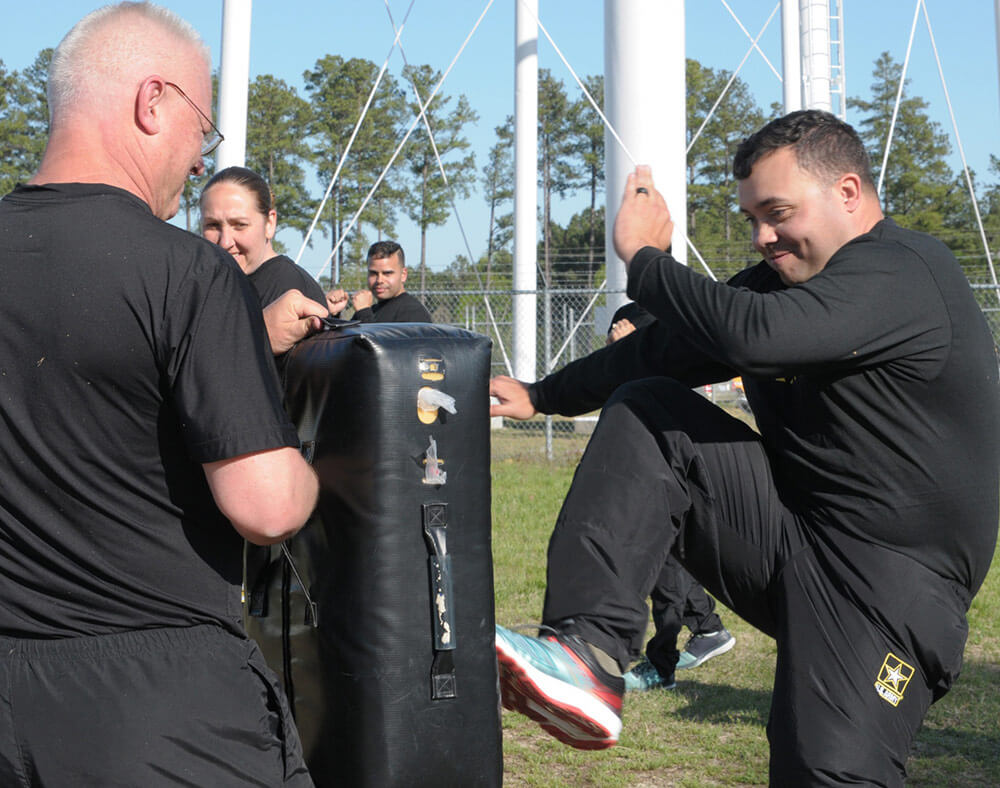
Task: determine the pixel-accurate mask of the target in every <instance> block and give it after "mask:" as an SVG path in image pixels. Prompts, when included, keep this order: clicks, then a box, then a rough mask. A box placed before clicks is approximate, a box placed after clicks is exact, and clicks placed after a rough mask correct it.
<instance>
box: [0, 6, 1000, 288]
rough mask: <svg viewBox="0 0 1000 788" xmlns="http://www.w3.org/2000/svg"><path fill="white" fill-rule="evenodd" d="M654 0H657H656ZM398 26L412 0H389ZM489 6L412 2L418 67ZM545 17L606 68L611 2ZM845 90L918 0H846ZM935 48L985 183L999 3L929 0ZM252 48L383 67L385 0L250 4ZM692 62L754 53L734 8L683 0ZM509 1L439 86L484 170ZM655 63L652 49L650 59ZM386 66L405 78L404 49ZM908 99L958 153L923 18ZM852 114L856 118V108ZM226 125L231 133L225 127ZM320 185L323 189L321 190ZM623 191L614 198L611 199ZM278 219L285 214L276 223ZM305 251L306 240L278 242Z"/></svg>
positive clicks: (494, 10) (465, 205)
mask: <svg viewBox="0 0 1000 788" xmlns="http://www.w3.org/2000/svg"><path fill="white" fill-rule="evenodd" d="M651 1H655V0H651ZM727 2H728V5H729V7H730V8H732V9H733V11H734V12H735V13H736V14H737V15H738V16H739V18H740V20H741V21H742V22H743V24H744V26H745V27H746V28H747V29H748V30H750V31H751V33H752V34H754V35H756V34H757V32H758V31H759V30H760V28H761V26H763V24H764V22H765V21H766V20H767V17H768V15H769V14H770V13H771V10H772V9H773V8H774V6H775V5H776V3H777V0H774V2H771V0H727ZM103 4H104V3H103V2H99V1H98V0H32V1H29V2H22V0H3V6H4V8H3V17H4V22H3V25H2V27H0V59H2V60H3V62H4V64H5V65H6V66H7V68H9V69H22V68H24V67H26V66H28V65H30V63H31V62H32V60H33V59H34V58H35V56H36V55H37V53H38V51H39V50H40V49H42V48H44V47H47V46H55V45H56V44H57V43H58V42H59V40H60V38H61V37H62V36H63V35H64V34H65V33H66V31H67V30H69V28H70V27H71V26H72V25H73V23H74V22H75V21H76V20H78V19H79V18H80V17H81V16H82V15H84V14H85V13H86V12H88V11H90V10H92V9H93V8H97V7H99V6H101V5H103ZM162 4H163V5H166V6H168V7H169V8H171V9H173V10H174V11H176V12H177V13H179V14H180V15H181V16H183V17H184V18H186V19H187V20H188V21H190V22H191V23H192V24H193V25H194V26H195V27H196V28H197V29H198V30H199V31H200V32H201V34H202V36H203V37H204V38H205V40H206V41H207V42H208V44H209V45H210V46H211V47H212V51H213V53H214V56H215V58H216V62H217V61H218V56H219V42H220V35H221V26H222V0H162ZM389 5H390V8H391V9H392V13H393V15H394V17H395V19H396V23H397V24H399V23H400V22H401V21H402V19H403V17H404V16H405V15H406V11H407V8H408V7H409V6H410V0H389ZM486 5H487V0H414V2H413V4H412V10H411V11H410V15H409V20H408V22H407V24H406V29H405V31H404V33H403V37H402V45H403V49H404V51H405V53H406V57H407V59H408V61H409V62H411V63H428V64H430V65H431V66H433V67H434V68H437V69H439V70H442V71H443V70H444V69H445V68H446V67H447V65H448V64H449V63H450V61H451V59H452V58H453V57H454V55H455V53H456V52H457V51H458V49H459V47H460V46H461V44H462V41H463V40H464V39H465V37H466V36H467V35H468V33H469V31H470V30H471V29H472V27H473V25H474V24H475V22H476V19H477V18H478V17H479V15H480V14H481V13H482V11H483V9H484V8H485V7H486ZM539 5H540V10H539V16H540V19H541V21H542V24H543V25H544V26H545V27H546V29H547V30H548V31H549V33H550V34H551V35H552V37H553V39H554V40H555V42H556V44H557V45H558V47H559V48H560V49H561V50H562V52H563V54H564V55H565V56H566V58H567V59H568V61H569V62H570V64H571V65H572V67H573V68H574V70H576V71H577V72H578V73H579V74H580V75H581V76H583V75H587V74H598V73H601V72H602V71H603V44H602V28H603V6H604V4H603V0H539ZM843 6H844V31H845V36H844V38H845V55H846V69H845V71H846V80H847V92H848V94H849V95H851V96H862V97H866V98H867V96H868V88H869V84H870V83H871V70H872V65H873V63H874V61H875V59H876V58H877V57H878V55H879V53H881V52H882V51H884V50H888V51H889V52H890V53H892V55H893V57H894V58H895V59H896V60H897V61H899V62H902V61H903V59H904V56H905V53H906V46H907V41H908V39H909V35H910V28H911V24H912V21H913V17H914V10H915V8H916V0H866V1H865V2H861V1H860V0H843ZM926 6H927V10H928V13H929V16H930V21H931V25H932V30H933V34H934V40H935V41H936V43H937V48H938V53H939V55H940V58H941V61H942V69H943V71H944V77H945V81H946V83H947V87H948V91H949V94H950V96H951V100H952V104H953V108H954V113H955V118H956V121H957V124H958V131H959V134H960V135H961V140H962V145H963V147H964V149H965V153H966V156H967V158H968V160H969V164H970V166H971V167H972V168H973V169H974V170H976V172H977V173H978V174H979V177H980V179H981V180H983V179H987V178H988V171H987V170H988V166H989V156H990V154H991V153H994V154H998V155H1000V137H998V130H1000V98H998V89H997V82H998V79H997V73H998V69H997V53H996V33H995V30H996V27H995V19H994V12H993V4H992V3H987V2H984V0H926ZM253 12H254V21H253V29H252V43H251V62H250V72H251V79H252V78H253V77H254V76H255V75H257V74H261V73H270V74H274V75H276V76H278V77H280V78H282V79H284V80H286V81H287V82H288V83H289V84H292V85H294V86H296V87H297V88H298V89H299V90H300V92H302V73H303V72H304V71H305V70H307V69H309V68H311V67H312V66H313V64H314V63H315V62H316V60H318V59H319V58H321V57H322V56H323V55H325V54H328V53H333V54H340V55H343V56H345V57H365V58H368V59H370V60H372V61H374V62H376V63H377V64H379V65H381V63H382V61H383V60H384V59H385V57H386V55H387V53H388V52H389V47H390V45H391V44H392V39H393V32H392V27H391V26H390V24H389V20H388V15H387V13H386V7H385V0H256V2H254V3H253ZM685 27H686V32H687V43H686V46H687V56H688V57H693V58H695V59H697V60H699V61H700V62H701V63H703V64H704V65H707V66H711V67H713V68H717V69H721V68H725V69H729V70H732V69H735V68H736V67H737V66H738V65H739V63H740V61H741V60H742V59H743V56H744V54H745V52H746V50H747V48H748V47H749V43H750V42H749V40H748V39H747V37H746V35H745V34H744V33H743V32H742V31H741V30H740V29H739V27H738V25H737V24H736V22H735V21H734V20H733V18H732V16H731V15H730V14H729V12H728V11H727V10H726V7H725V5H724V4H723V2H722V0H694V2H688V3H687V7H686V13H685ZM513 40H514V0H494V1H493V4H492V6H491V7H490V8H489V11H487V13H486V16H485V18H484V19H483V21H482V23H481V25H480V27H479V29H478V30H477V32H476V34H475V35H474V36H473V38H472V40H471V42H470V44H469V46H468V47H467V48H466V50H465V52H464V53H463V54H462V57H461V58H460V59H459V61H458V63H457V64H456V66H455V68H454V70H453V71H452V73H451V75H450V76H449V77H448V79H447V81H446V82H445V84H444V87H443V91H444V92H445V93H446V94H449V95H453V94H458V93H464V94H466V95H467V96H468V97H469V100H470V101H471V103H472V105H473V107H474V108H475V109H476V110H477V111H478V112H479V115H480V120H479V122H478V124H477V125H476V127H474V128H470V129H469V134H468V136H469V139H470V141H471V142H472V146H473V149H474V151H475V152H476V155H477V167H481V166H482V164H483V163H485V156H486V152H487V151H488V149H489V147H490V145H492V143H493V129H494V127H495V126H497V125H498V124H500V123H502V122H503V121H504V119H505V118H506V117H507V115H509V114H510V113H511V112H512V111H513ZM760 46H761V48H762V49H763V50H764V52H765V54H766V55H767V57H768V58H769V59H770V60H771V62H772V63H773V64H774V65H775V67H777V68H778V69H779V71H780V64H781V41H780V13H778V14H775V16H774V18H773V20H772V22H771V24H770V26H769V28H768V29H767V31H766V32H765V34H764V36H763V37H762V38H761V39H760ZM649 57H651V58H655V57H656V53H655V52H651V53H649ZM539 64H540V66H542V67H544V68H550V69H551V70H552V71H553V72H554V73H555V74H556V75H558V76H561V77H563V78H564V80H565V81H566V83H567V87H568V91H569V93H570V95H571V96H574V97H575V96H577V95H579V94H578V93H577V89H576V87H575V84H574V83H573V81H572V77H570V75H569V73H568V72H567V71H566V69H565V67H564V66H563V64H562V62H561V61H560V60H559V58H558V57H557V55H556V54H555V52H554V50H553V49H552V47H551V46H549V44H548V42H547V41H546V40H545V39H544V36H541V35H540V41H539ZM389 68H390V70H391V71H392V72H393V73H396V74H397V75H398V73H399V71H400V70H401V68H402V59H401V57H400V55H399V53H398V52H396V53H394V54H393V56H392V58H391V59H390V63H389ZM740 76H741V77H742V78H743V79H744V80H745V81H747V82H748V83H749V85H750V87H751V90H752V91H753V93H754V95H755V97H756V99H757V101H758V103H759V104H760V105H761V106H762V107H764V108H767V107H768V106H769V105H770V104H771V102H772V101H780V100H781V84H780V82H779V80H778V78H777V77H776V76H775V75H774V74H773V73H772V72H771V70H770V69H769V68H768V67H767V65H766V64H765V63H764V62H763V60H762V58H760V57H759V56H758V55H756V54H754V55H753V56H752V57H751V58H750V59H749V60H748V62H747V64H746V65H745V66H744V68H743V70H741V72H740ZM909 76H910V77H911V83H910V91H911V93H913V94H919V95H921V96H923V97H924V98H925V99H926V100H927V101H929V102H930V104H931V109H930V112H931V116H932V117H933V118H934V119H935V120H937V121H939V122H940V123H941V124H942V127H943V128H944V130H945V131H946V132H947V133H948V134H949V136H951V138H952V144H953V148H955V149H956V154H955V156H953V160H952V162H951V164H952V167H953V168H955V169H957V168H958V166H959V159H958V155H957V145H955V140H954V135H953V132H952V122H951V119H950V117H949V114H948V109H947V105H946V103H945V99H944V91H943V89H942V86H941V79H940V76H939V74H938V68H937V64H936V63H935V60H934V52H933V49H932V47H931V40H930V36H929V34H928V31H927V26H926V23H925V21H924V17H923V15H922V14H921V16H920V18H919V21H918V26H917V34H916V37H915V39H914V45H913V52H912V54H911V64H910V69H909ZM848 120H849V121H852V120H853V118H852V117H851V115H850V114H848ZM223 131H225V130H224V129H223ZM325 186H326V184H322V185H318V184H316V185H315V191H316V192H317V193H321V192H322V189H323V188H325ZM618 190H619V187H618V186H617V185H614V186H613V187H612V191H613V192H614V193H616V194H617V192H618ZM584 199H585V198H584V196H583V195H581V196H580V198H579V199H573V198H570V199H567V200H565V201H563V202H562V203H560V204H557V212H558V217H559V218H560V219H561V220H565V218H568V216H569V215H571V214H572V213H574V212H575V211H577V210H580V208H582V207H583V201H584ZM458 208H459V211H460V215H461V220H462V224H463V225H464V227H465V230H466V233H467V235H468V236H469V241H470V244H471V246H472V252H473V253H474V254H475V255H478V254H480V253H481V252H482V251H483V248H484V247H485V237H486V227H487V219H488V216H487V214H486V206H485V202H484V201H483V199H482V196H481V195H480V194H474V195H473V196H472V197H471V198H470V199H469V200H468V201H464V202H462V203H459V206H458ZM279 222H280V219H279ZM398 230H399V240H400V242H401V243H402V244H403V245H404V247H406V248H407V249H408V250H412V251H411V253H410V257H411V259H416V251H417V248H418V242H419V241H418V239H419V235H418V232H417V230H416V228H415V227H414V226H412V225H411V223H410V222H409V221H408V220H407V219H406V218H405V217H400V220H399V222H398ZM280 237H281V238H282V239H283V240H284V241H285V243H286V244H287V245H288V246H289V247H290V248H291V250H292V253H293V254H294V252H296V251H297V250H298V238H297V236H295V235H293V234H291V233H285V234H283V235H282V236H280ZM464 251H465V247H464V244H463V242H462V240H461V235H460V233H459V231H458V227H457V225H456V223H455V222H454V220H452V221H451V222H449V224H447V225H445V226H443V227H439V228H432V229H431V230H430V232H429V236H428V260H429V263H430V265H431V267H433V268H438V267H442V266H444V265H447V264H448V263H449V262H450V261H451V260H452V259H453V258H454V256H455V255H456V254H458V253H464ZM328 253H329V241H328V240H326V239H324V238H322V237H317V238H316V239H315V242H314V248H313V249H311V250H307V251H306V253H305V255H304V256H303V259H302V263H303V265H304V266H305V267H306V268H308V269H310V270H311V271H312V272H314V273H316V272H317V269H319V267H320V266H321V265H323V263H324V261H325V258H326V256H327V255H328Z"/></svg>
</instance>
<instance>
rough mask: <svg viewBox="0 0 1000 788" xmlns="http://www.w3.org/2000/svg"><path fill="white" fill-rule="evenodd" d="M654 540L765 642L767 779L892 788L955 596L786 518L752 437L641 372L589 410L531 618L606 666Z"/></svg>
mask: <svg viewBox="0 0 1000 788" xmlns="http://www.w3.org/2000/svg"><path fill="white" fill-rule="evenodd" d="M838 539H839V540H840V541H839V542H838V541H837V540H838ZM671 550H673V552H674V553H675V555H677V557H678V558H679V560H680V561H681V563H682V564H683V565H684V566H685V568H687V569H688V571H690V572H691V574H692V575H693V576H694V577H695V578H696V579H697V580H698V581H699V582H700V583H701V584H702V585H704V586H705V588H707V589H708V590H709V591H711V592H712V593H713V594H714V595H715V596H716V597H717V598H718V599H719V600H720V601H722V602H723V603H724V604H726V605H727V606H729V607H730V608H732V609H733V610H734V611H735V612H736V613H737V614H738V615H740V616H742V617H743V618H745V619H746V620H747V621H749V622H750V623H751V624H753V625H754V626H756V627H757V628H758V629H760V630H762V631H763V632H765V633H767V634H770V635H771V636H773V637H775V639H776V640H777V644H778V664H777V672H776V677H775V688H774V694H773V697H772V705H771V714H770V720H769V724H768V735H769V739H770V742H771V775H772V784H774V785H796V786H810V785H850V784H859V785H860V784H864V785H869V784H871V785H899V784H901V781H902V776H903V764H905V761H906V758H907V756H908V754H909V747H910V743H911V742H912V739H913V735H914V733H915V731H916V729H917V727H919V723H920V721H921V720H922V719H923V716H924V714H925V713H926V711H927V708H928V706H929V705H930V703H931V701H932V699H933V698H935V697H938V696H940V695H941V694H943V692H944V691H946V689H947V687H948V686H949V685H950V682H951V680H952V678H953V677H954V676H955V675H957V670H958V667H959V666H960V665H961V651H962V647H963V645H964V642H965V630H964V627H965V606H967V604H968V600H964V602H963V599H962V598H961V594H960V593H959V591H958V590H956V589H955V588H954V587H952V586H951V584H949V583H947V582H946V581H943V580H942V579H941V578H938V577H936V576H934V575H933V573H931V572H928V571H927V570H925V569H924V568H923V567H921V566H920V565H919V564H917V563H916V562H915V561H913V560H911V559H909V558H906V557H904V556H901V555H899V554H898V553H895V552H894V551H890V550H885V549H876V548H875V547H874V545H872V544H870V543H868V542H864V541H855V542H851V541H850V540H845V539H841V536H840V535H839V534H837V533H831V532H830V531H829V529H827V528H824V527H822V526H811V525H810V524H808V523H806V522H805V521H804V520H803V519H802V518H800V517H798V516H796V515H795V514H794V513H792V512H790V511H788V510H787V509H786V508H785V506H784V505H783V504H782V502H781V499H780V496H779V494H778V491H777V489H776V488H775V485H774V481H773V479H772V476H771V471H770V465H769V463H768V459H767V456H766V453H765V451H764V448H763V446H762V444H761V442H760V439H759V436H757V435H756V433H754V432H753V431H752V430H750V428H749V427H747V426H746V425H745V424H743V423H742V422H739V421H737V420H736V419H732V418H730V417H729V416H728V415H726V414H725V413H724V412H723V411H721V410H719V409H718V408H716V407H715V406H714V405H712V404H711V403H710V402H708V401H707V400H705V399H704V398H703V397H701V396H699V395H697V394H695V393H693V392H691V391H690V390H688V389H686V388H685V387H684V386H682V385H680V384H678V383H676V382H674V381H670V380H667V379H662V378H654V379H649V380H644V381H638V382H635V383H630V384H628V385H626V386H623V387H622V388H620V389H619V390H618V391H617V392H616V393H615V395H614V396H613V397H612V398H611V399H610V400H609V401H608V404H607V405H606V407H605V409H604V411H603V413H602V415H601V419H600V422H599V423H598V426H597V429H596V430H595V432H594V435H593V437H592V439H591V441H590V444H589V445H588V447H587V451H586V453H585V454H584V457H583V459H582V460H581V463H580V467H579V468H578V470H577V473H576V476H575V478H574V481H573V485H572V487H571V489H570V491H569V494H568V495H567V498H566V501H565V503H564V505H563V509H562V511H561V512H560V515H559V518H558V521H557V523H556V528H555V531H554V533H553V535H552V539H551V542H550V544H549V559H548V561H549V563H548V589H547V592H546V602H545V610H544V614H543V620H544V623H546V624H548V625H550V626H554V627H556V628H559V629H562V630H564V631H568V632H573V633H575V634H578V635H579V636H580V637H582V638H583V639H584V640H586V641H588V642H590V643H593V644H594V645H596V646H598V647H599V648H602V649H604V650H605V651H607V652H608V653H609V654H611V655H612V656H613V657H615V658H616V659H617V660H618V662H619V664H620V665H621V666H622V668H623V669H624V668H625V667H626V666H627V665H628V664H629V662H630V661H631V660H632V659H634V658H635V656H636V655H637V654H638V651H639V648H640V646H641V644H642V637H643V633H644V630H645V624H646V615H647V612H646V607H645V601H646V598H647V596H648V595H649V593H650V591H651V590H652V588H653V585H654V583H655V581H656V578H657V576H658V575H659V573H660V570H661V569H662V567H663V565H664V562H665V561H666V558H667V555H668V554H669V553H670V551H671ZM963 604H964V605H965V606H963ZM893 701H896V704H895V705H894V703H893Z"/></svg>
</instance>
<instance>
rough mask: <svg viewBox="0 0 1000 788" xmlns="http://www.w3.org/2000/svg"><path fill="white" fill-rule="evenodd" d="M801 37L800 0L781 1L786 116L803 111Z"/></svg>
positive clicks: (782, 86) (783, 94)
mask: <svg viewBox="0 0 1000 788" xmlns="http://www.w3.org/2000/svg"><path fill="white" fill-rule="evenodd" d="M996 2H998V3H1000V0H996ZM801 35H802V33H801V28H800V26H799V0H781V90H782V97H783V99H784V103H785V113H786V114H787V113H789V112H795V111H796V110H800V109H802V47H801V45H800V44H801Z"/></svg>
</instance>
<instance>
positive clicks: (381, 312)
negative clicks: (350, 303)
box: [354, 290, 434, 323]
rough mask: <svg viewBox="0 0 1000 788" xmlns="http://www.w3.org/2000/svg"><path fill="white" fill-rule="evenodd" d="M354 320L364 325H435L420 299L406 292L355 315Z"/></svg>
mask: <svg viewBox="0 0 1000 788" xmlns="http://www.w3.org/2000/svg"><path fill="white" fill-rule="evenodd" d="M354 319H355V320H360V321H361V322H362V323H433V322H434V321H433V320H432V319H431V313H430V312H428V311H427V307H425V306H424V305H423V304H422V303H420V299H418V298H414V297H413V296H412V295H410V294H409V293H407V292H406V291H405V290H404V291H403V292H402V293H400V294H399V295H398V296H396V297H395V298H388V299H386V300H385V301H379V302H377V303H375V304H373V305H372V306H370V307H367V308H366V309H359V310H358V311H357V312H355V313H354Z"/></svg>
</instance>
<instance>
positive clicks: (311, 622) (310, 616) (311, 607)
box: [281, 542, 319, 629]
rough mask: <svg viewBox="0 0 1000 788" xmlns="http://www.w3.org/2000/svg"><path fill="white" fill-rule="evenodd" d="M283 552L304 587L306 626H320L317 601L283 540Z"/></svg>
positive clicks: (302, 587)
mask: <svg viewBox="0 0 1000 788" xmlns="http://www.w3.org/2000/svg"><path fill="white" fill-rule="evenodd" d="M281 552H282V554H283V555H284V556H285V561H287V562H288V566H289V567H291V570H292V574H293V575H295V579H296V580H298V581H299V588H301V589H302V595H303V596H304V597H305V598H306V613H305V619H306V620H305V622H304V623H305V624H306V626H311V627H312V628H313V629H316V627H318V626H319V615H318V612H319V611H318V610H317V608H316V603H315V602H313V600H312V597H311V596H309V589H308V588H306V584H305V583H303V582H302V576H301V575H299V570H298V567H297V566H295V561H293V560H292V554H291V553H290V552H289V550H288V546H287V545H286V544H285V543H284V542H282V543H281Z"/></svg>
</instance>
